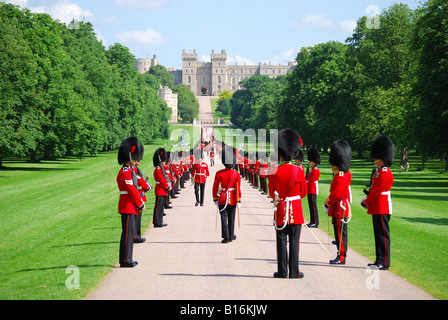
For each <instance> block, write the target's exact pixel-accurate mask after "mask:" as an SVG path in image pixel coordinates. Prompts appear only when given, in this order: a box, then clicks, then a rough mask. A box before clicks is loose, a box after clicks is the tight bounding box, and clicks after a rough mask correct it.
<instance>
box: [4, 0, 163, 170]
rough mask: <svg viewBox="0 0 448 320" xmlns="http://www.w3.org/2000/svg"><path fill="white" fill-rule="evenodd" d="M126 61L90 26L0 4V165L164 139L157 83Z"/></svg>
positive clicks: (124, 52) (125, 52)
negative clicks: (17, 159)
mask: <svg viewBox="0 0 448 320" xmlns="http://www.w3.org/2000/svg"><path fill="white" fill-rule="evenodd" d="M134 66H135V57H134V56H133V55H132V54H131V53H130V51H129V49H128V48H126V47H124V46H122V45H120V44H115V45H112V46H110V47H109V48H108V49H106V48H105V47H104V46H103V44H102V43H101V42H100V41H98V39H97V37H96V34H95V33H94V30H93V27H92V25H91V24H90V23H83V22H80V23H74V24H72V25H69V26H67V25H65V24H62V23H60V22H59V21H55V20H53V19H52V18H51V17H50V16H49V15H47V14H37V13H32V12H30V11H29V10H28V9H20V8H19V7H17V6H14V5H11V4H5V3H3V2H0V108H1V109H0V166H1V159H5V158H6V157H12V156H19V157H27V158H29V159H30V160H36V159H37V158H38V157H41V156H42V157H44V158H47V159H50V158H56V157H65V156H78V157H83V156H85V155H89V154H96V153H97V152H98V151H103V150H104V151H105V150H110V149H114V148H116V147H118V146H119V145H120V143H121V141H122V140H123V139H124V138H126V137H128V136H130V135H136V136H138V137H139V138H140V139H141V140H142V141H143V142H149V141H150V140H151V139H154V138H166V137H167V135H168V120H169V119H170V112H171V111H170V109H169V108H168V107H167V106H166V103H165V102H164V101H163V100H161V99H160V98H159V96H158V87H159V83H157V85H148V83H147V81H146V80H147V79H146V78H145V76H143V75H140V74H139V73H138V72H137V70H136V69H135V68H134ZM153 80H154V79H153Z"/></svg>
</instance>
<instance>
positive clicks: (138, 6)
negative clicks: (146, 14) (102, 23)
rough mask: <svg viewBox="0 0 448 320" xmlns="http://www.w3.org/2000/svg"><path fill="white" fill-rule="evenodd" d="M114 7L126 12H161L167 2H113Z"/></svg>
mask: <svg viewBox="0 0 448 320" xmlns="http://www.w3.org/2000/svg"><path fill="white" fill-rule="evenodd" d="M114 6H115V7H118V8H123V9H128V10H139V11H142V10H143V11H163V10H165V8H166V7H167V6H168V0H144V1H143V0H114Z"/></svg>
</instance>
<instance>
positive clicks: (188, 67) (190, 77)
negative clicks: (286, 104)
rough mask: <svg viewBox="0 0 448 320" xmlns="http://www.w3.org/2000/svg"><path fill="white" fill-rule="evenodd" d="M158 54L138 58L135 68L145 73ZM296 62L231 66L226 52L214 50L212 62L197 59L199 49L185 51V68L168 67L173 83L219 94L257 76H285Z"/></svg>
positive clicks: (199, 93) (198, 92) (204, 93)
mask: <svg viewBox="0 0 448 320" xmlns="http://www.w3.org/2000/svg"><path fill="white" fill-rule="evenodd" d="M158 63H159V62H158V60H157V59H156V56H154V58H153V59H150V58H149V57H148V58H146V59H137V64H136V68H137V69H138V70H139V72H140V73H145V72H147V71H148V70H149V68H150V67H151V66H152V65H156V64H158ZM296 65H297V63H296V62H295V61H294V62H289V63H288V65H281V64H279V65H273V64H271V63H270V62H269V64H267V63H264V64H261V63H259V64H258V65H246V64H244V65H238V64H235V65H228V64H227V52H226V50H221V53H215V50H213V51H212V54H211V56H210V62H200V61H198V54H197V52H196V50H194V51H193V52H191V51H190V53H187V51H186V50H185V49H184V50H183V51H182V69H181V70H179V69H177V70H176V69H167V70H168V72H169V73H171V74H172V75H173V76H174V84H180V83H182V84H184V85H186V86H187V87H189V88H190V90H191V91H193V93H194V94H195V95H196V96H218V95H219V94H221V92H222V91H224V90H227V91H230V92H232V93H233V92H235V91H237V90H239V89H241V87H240V85H239V83H240V82H241V81H242V80H244V79H246V78H249V77H252V76H254V75H257V74H258V75H263V76H269V77H271V78H276V77H278V76H281V75H286V74H287V73H288V72H291V71H293V70H294V68H295V67H296Z"/></svg>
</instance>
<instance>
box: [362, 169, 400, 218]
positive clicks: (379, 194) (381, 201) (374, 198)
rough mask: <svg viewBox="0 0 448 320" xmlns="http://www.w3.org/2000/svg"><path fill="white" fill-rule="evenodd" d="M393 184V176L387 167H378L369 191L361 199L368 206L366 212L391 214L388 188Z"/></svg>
mask: <svg viewBox="0 0 448 320" xmlns="http://www.w3.org/2000/svg"><path fill="white" fill-rule="evenodd" d="M393 184H394V176H393V174H392V172H391V171H390V169H389V168H388V167H382V168H380V169H378V171H377V172H376V173H375V175H374V176H373V179H372V187H371V189H370V193H369V195H368V196H367V198H365V199H364V200H363V202H364V203H365V204H366V205H367V206H368V207H367V213H368V214H392V199H391V196H390V190H391V189H392V185H393Z"/></svg>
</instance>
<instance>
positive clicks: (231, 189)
mask: <svg viewBox="0 0 448 320" xmlns="http://www.w3.org/2000/svg"><path fill="white" fill-rule="evenodd" d="M221 191H235V188H229V189H228V190H226V189H222V190H221Z"/></svg>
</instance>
